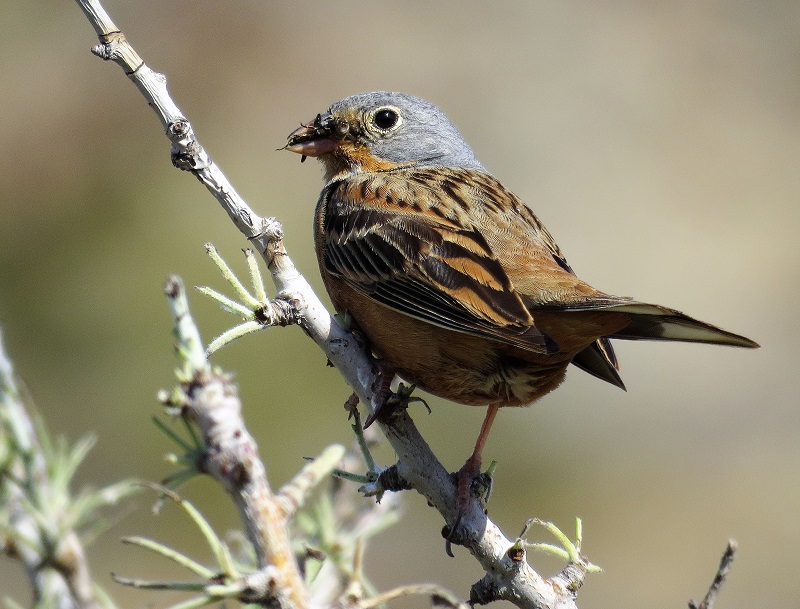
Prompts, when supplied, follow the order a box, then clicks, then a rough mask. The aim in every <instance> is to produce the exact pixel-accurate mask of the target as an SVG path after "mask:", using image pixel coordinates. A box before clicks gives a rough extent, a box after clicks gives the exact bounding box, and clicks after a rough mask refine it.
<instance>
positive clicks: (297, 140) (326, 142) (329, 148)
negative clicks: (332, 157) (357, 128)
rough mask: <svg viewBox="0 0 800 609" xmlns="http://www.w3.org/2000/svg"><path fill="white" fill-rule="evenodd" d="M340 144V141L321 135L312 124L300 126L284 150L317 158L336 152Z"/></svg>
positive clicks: (291, 134)
mask: <svg viewBox="0 0 800 609" xmlns="http://www.w3.org/2000/svg"><path fill="white" fill-rule="evenodd" d="M339 142H340V140H336V139H333V138H331V137H330V136H328V135H324V134H320V132H319V128H317V127H315V126H314V124H313V123H312V122H310V123H309V124H304V125H300V127H298V128H297V129H295V130H294V131H292V132H291V133H290V134H289V137H288V138H287V139H286V146H284V150H288V151H289V152H296V153H297V154H302V155H303V156H313V157H317V156H322V155H323V154H328V153H329V152H333V151H334V150H336V149H337V148H338V147H339Z"/></svg>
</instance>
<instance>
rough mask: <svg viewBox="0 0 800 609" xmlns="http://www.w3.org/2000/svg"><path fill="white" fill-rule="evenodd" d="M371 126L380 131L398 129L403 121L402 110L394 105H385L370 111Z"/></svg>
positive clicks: (385, 131) (387, 131)
mask: <svg viewBox="0 0 800 609" xmlns="http://www.w3.org/2000/svg"><path fill="white" fill-rule="evenodd" d="M368 122H369V124H370V126H372V127H374V128H375V129H377V130H378V131H379V132H380V133H389V132H390V131H394V130H395V129H397V128H398V127H399V126H400V124H401V123H402V122H403V119H402V117H401V115H400V110H399V109H397V108H395V107H394V106H383V107H381V108H376V109H375V110H373V111H372V112H370V114H369V116H368Z"/></svg>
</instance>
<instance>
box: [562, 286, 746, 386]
mask: <svg viewBox="0 0 800 609" xmlns="http://www.w3.org/2000/svg"><path fill="white" fill-rule="evenodd" d="M599 309H602V310H606V311H614V312H616V313H627V314H628V315H630V318H631V321H630V323H629V324H628V325H627V326H625V327H624V328H623V329H622V330H620V331H618V332H615V333H614V334H612V335H610V336H608V337H604V338H601V339H599V340H597V341H596V342H594V343H592V344H591V345H589V346H588V347H587V348H586V349H584V350H583V351H581V352H580V353H578V355H576V356H575V358H573V360H572V363H573V364H575V365H576V366H577V367H578V368H580V369H582V370H584V371H586V372H588V373H589V374H591V375H593V376H596V377H597V378H599V379H601V380H604V381H606V382H608V383H611V384H612V385H616V386H617V387H620V388H621V389H625V385H624V384H623V383H622V379H621V378H620V376H619V373H618V372H617V370H619V366H618V364H617V358H616V356H615V355H614V349H613V348H612V347H611V343H610V342H609V340H608V339H609V338H620V339H623V340H673V341H680V342H690V343H708V344H712V345H730V346H733V347H746V348H750V349H753V348H756V347H758V346H759V345H758V343H756V342H755V341H752V340H750V339H749V338H745V337H744V336H741V335H739V334H734V333H732V332H728V331H727V330H722V329H720V328H717V327H716V326H712V325H711V324H707V323H705V322H702V321H699V320H697V319H694V318H692V317H689V316H688V315H685V314H683V313H681V312H680V311H676V310H675V309H669V308H667V307H662V306H660V305H651V304H646V303H642V302H635V301H629V302H625V303H622V304H613V305H607V306H601V307H599ZM576 310H577V309H576ZM580 310H586V309H580Z"/></svg>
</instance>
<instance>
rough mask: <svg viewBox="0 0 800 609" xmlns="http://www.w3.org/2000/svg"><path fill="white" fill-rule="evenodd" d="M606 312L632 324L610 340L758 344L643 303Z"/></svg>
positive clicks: (751, 347)
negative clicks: (623, 315) (615, 313)
mask: <svg viewBox="0 0 800 609" xmlns="http://www.w3.org/2000/svg"><path fill="white" fill-rule="evenodd" d="M602 309H603V310H606V311H614V312H617V313H627V314H628V315H630V317H631V322H630V323H629V324H628V325H627V326H625V327H624V328H623V329H622V330H619V331H618V332H615V333H614V334H612V335H611V336H609V338H620V339H623V340H671V341H680V342H688V343H708V344H712V345H730V346H733V347H746V348H750V349H753V348H756V347H758V346H759V345H758V343H756V342H755V341H752V340H750V339H749V338H746V337H744V336H741V335H739V334H734V333H733V332H728V331H727V330H723V329H721V328H717V327H716V326H712V325H711V324H707V323H705V322H703V321H699V320H697V319H694V318H693V317H689V316H688V315H685V314H684V313H681V312H680V311H676V310H675V309H670V308H667V307H662V306H660V305H651V304H646V303H642V302H631V303H625V304H618V305H612V306H609V307H602Z"/></svg>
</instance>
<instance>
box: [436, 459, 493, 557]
mask: <svg viewBox="0 0 800 609" xmlns="http://www.w3.org/2000/svg"><path fill="white" fill-rule="evenodd" d="M496 467H497V462H496V461H492V463H491V465H489V467H488V468H487V469H486V471H485V472H481V471H480V469H481V462H480V459H476V458H475V457H474V456H472V457H470V458H469V459H468V460H467V462H466V463H464V465H463V466H462V467H461V469H460V470H458V472H456V474H455V476H456V480H457V485H458V486H457V494H456V517H455V520H454V521H453V525H452V526H451V527H450V528H449V531H448V532H447V535H446V536H445V540H446V542H445V551H446V552H447V555H448V556H451V557H452V556H453V550H452V547H451V546H452V544H453V543H456V544H460V543H461V541H462V539H463V537H464V535H463V531H461V530H460V528H461V521H462V519H463V517H464V514H465V513H466V511H467V508H468V507H469V503H470V501H471V499H472V498H473V497H475V498H477V499H478V500H480V501H482V502H484V503H486V502H488V501H489V497H490V496H491V493H492V474H493V473H494V470H495V468H496Z"/></svg>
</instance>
